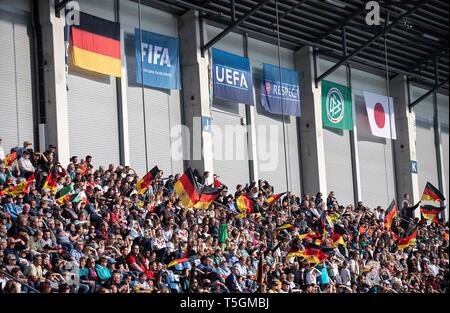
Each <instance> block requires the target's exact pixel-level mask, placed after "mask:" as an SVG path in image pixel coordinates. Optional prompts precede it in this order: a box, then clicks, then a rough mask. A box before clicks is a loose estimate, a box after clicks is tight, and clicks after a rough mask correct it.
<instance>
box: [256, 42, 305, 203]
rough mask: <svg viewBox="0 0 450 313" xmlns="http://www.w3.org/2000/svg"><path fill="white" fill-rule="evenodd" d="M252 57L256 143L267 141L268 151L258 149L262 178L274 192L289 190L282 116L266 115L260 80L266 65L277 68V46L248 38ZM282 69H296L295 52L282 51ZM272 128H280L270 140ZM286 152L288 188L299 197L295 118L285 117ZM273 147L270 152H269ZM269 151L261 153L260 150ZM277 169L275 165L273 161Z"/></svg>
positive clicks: (260, 175)
mask: <svg viewBox="0 0 450 313" xmlns="http://www.w3.org/2000/svg"><path fill="white" fill-rule="evenodd" d="M248 49H249V57H250V60H251V63H252V70H253V84H254V87H255V95H256V97H255V105H256V114H255V116H256V121H255V122H256V134H257V135H256V136H257V143H260V141H261V142H265V148H266V149H263V147H261V146H260V147H259V148H258V159H259V160H258V161H259V166H258V168H259V177H260V179H266V180H267V181H268V182H269V183H270V184H272V185H273V186H274V188H275V192H284V191H286V174H285V173H286V170H285V157H284V145H283V123H282V118H281V116H280V115H274V114H270V113H268V112H266V110H265V109H264V108H263V107H262V106H261V77H262V67H263V63H268V64H273V65H278V51H277V46H274V45H270V44H268V43H265V42H262V41H259V40H255V39H252V38H249V41H248ZM281 61H282V62H281V66H282V67H285V68H291V69H293V68H294V53H293V51H291V50H288V49H284V48H282V49H281ZM270 125H273V126H275V127H276V128H277V134H276V136H273V138H272V137H270V138H267V137H269V128H268V127H269V126H270ZM259 127H265V128H266V133H264V132H263V133H260V132H259V131H258V128H259ZM285 129H286V143H287V146H286V149H287V151H288V165H289V180H290V182H289V185H290V190H291V191H292V192H293V193H294V194H296V195H300V193H301V190H300V162H299V148H298V139H297V138H298V136H297V123H296V118H295V117H293V116H291V117H290V118H288V117H286V123H285ZM269 147H270V150H269V149H268V148H269ZM261 149H262V150H266V151H260V150H261ZM269 151H270V158H269V159H270V160H267V159H265V158H264V153H269ZM269 161H273V162H275V166H272V165H271V164H272V162H269Z"/></svg>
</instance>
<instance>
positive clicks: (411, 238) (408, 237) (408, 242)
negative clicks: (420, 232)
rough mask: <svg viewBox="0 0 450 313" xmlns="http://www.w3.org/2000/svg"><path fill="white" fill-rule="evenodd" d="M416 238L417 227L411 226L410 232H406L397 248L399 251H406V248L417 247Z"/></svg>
mask: <svg viewBox="0 0 450 313" xmlns="http://www.w3.org/2000/svg"><path fill="white" fill-rule="evenodd" d="M416 238H417V226H416V225H411V224H410V226H409V228H408V230H407V231H406V233H405V235H404V237H403V238H400V239H399V241H398V243H397V247H398V249H399V250H404V249H405V248H407V247H409V246H415V245H416Z"/></svg>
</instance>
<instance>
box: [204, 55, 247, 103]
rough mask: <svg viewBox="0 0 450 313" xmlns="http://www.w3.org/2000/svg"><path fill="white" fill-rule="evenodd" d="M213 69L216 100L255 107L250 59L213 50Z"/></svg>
mask: <svg viewBox="0 0 450 313" xmlns="http://www.w3.org/2000/svg"><path fill="white" fill-rule="evenodd" d="M212 69H213V70H212V75H213V94H214V98H215V99H221V100H225V101H229V102H235V103H245V104H248V105H253V91H252V86H253V83H252V75H251V70H250V61H249V59H247V58H244V57H241V56H238V55H235V54H232V53H228V52H225V51H221V50H219V49H214V48H213V49H212Z"/></svg>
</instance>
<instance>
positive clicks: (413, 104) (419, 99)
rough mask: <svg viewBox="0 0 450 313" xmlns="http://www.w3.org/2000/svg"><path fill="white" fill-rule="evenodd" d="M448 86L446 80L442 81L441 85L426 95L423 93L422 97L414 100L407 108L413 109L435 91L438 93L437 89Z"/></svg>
mask: <svg viewBox="0 0 450 313" xmlns="http://www.w3.org/2000/svg"><path fill="white" fill-rule="evenodd" d="M446 84H448V79H447V80H445V81H443V82H442V83H440V84H439V85H437V86H435V87H434V88H433V89H431V90H430V91H428V92H427V93H425V94H424V95H422V96H421V97H419V98H418V99H416V100H415V101H413V102H412V103H410V104H409V108H410V109H412V108H413V107H415V106H416V105H418V104H419V103H420V102H422V101H423V100H425V99H426V98H428V97H429V96H430V95H432V94H433V93H435V92H436V91H438V90H439V89H441V88H442V87H444V85H446Z"/></svg>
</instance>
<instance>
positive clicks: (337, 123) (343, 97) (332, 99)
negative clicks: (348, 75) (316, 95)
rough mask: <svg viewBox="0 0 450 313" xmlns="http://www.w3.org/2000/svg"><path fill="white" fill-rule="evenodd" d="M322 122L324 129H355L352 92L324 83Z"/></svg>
mask: <svg viewBox="0 0 450 313" xmlns="http://www.w3.org/2000/svg"><path fill="white" fill-rule="evenodd" d="M322 120H323V126H324V127H330V128H339V129H344V130H352V129H353V112H352V90H351V89H350V88H348V87H346V86H343V85H339V84H336V83H333V82H330V81H325V80H324V81H322Z"/></svg>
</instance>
